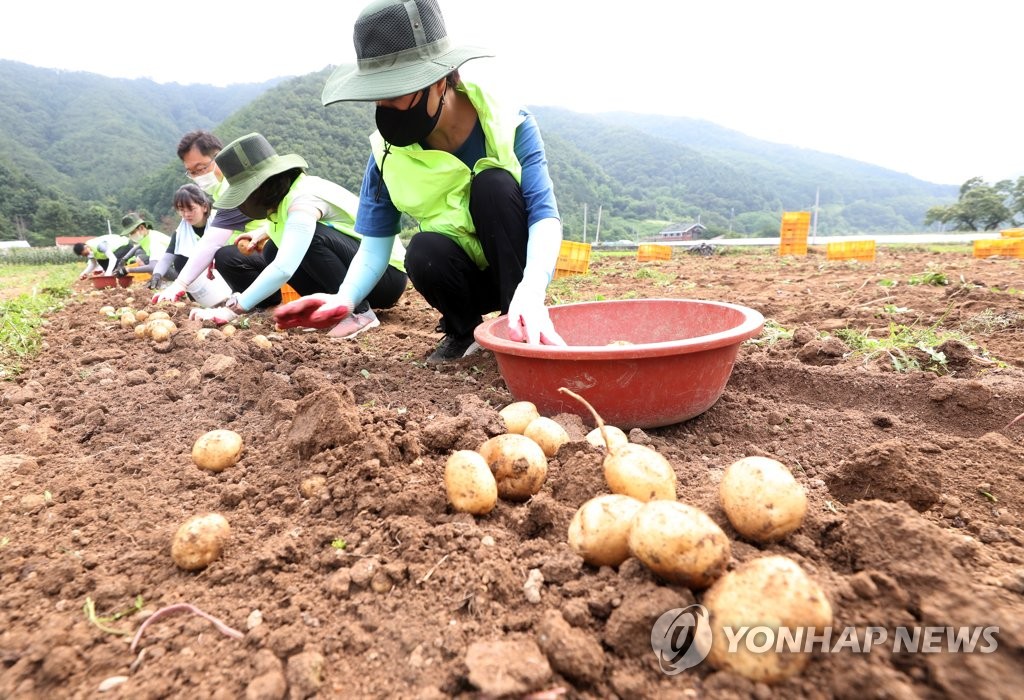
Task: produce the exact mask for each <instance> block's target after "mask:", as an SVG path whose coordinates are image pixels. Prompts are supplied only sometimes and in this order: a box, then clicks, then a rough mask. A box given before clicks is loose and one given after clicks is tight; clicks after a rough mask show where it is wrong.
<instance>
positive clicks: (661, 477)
mask: <svg viewBox="0 0 1024 700" xmlns="http://www.w3.org/2000/svg"><path fill="white" fill-rule="evenodd" d="M559 391H560V392H562V393H563V394H568V395H569V396H571V397H573V398H574V399H576V400H577V401H579V402H580V403H582V404H583V405H584V406H586V407H587V410H589V411H590V413H591V415H593V416H594V421H595V422H596V423H597V430H599V431H600V434H601V436H602V437H603V438H604V442H605V444H606V445H612V447H610V448H609V449H608V451H607V454H605V456H604V479H605V481H606V482H607V483H608V488H609V489H611V491H612V493H618V494H622V495H624V496H632V497H633V498H635V499H637V500H639V501H651V500H655V499H662V500H669V501H674V500H675V499H676V472H675V470H674V469H673V468H672V465H671V464H669V461H668V460H667V459H665V457H663V456H662V455H661V454H660V453H659V452H658V451H657V450H655V449H653V448H650V447H647V446H646V445H634V444H632V443H630V442H628V441H627V442H626V443H625V444H621V445H615V440H614V439H613V438H612V437H611V434H610V432H609V428H608V426H606V425H605V424H604V420H603V419H602V418H601V416H600V414H598V412H597V411H595V410H594V407H593V406H591V405H590V403H589V402H588V401H587V400H586V399H584V398H583V397H582V396H580V395H579V394H576V393H574V392H572V391H569V390H568V389H566V388H565V387H561V388H559ZM620 432H621V431H620ZM588 439H589V438H588Z"/></svg>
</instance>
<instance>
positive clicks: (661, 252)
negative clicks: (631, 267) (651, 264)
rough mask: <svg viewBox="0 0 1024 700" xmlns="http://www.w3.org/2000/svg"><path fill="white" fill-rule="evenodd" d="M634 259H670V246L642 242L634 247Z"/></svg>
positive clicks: (646, 260)
mask: <svg viewBox="0 0 1024 700" xmlns="http://www.w3.org/2000/svg"><path fill="white" fill-rule="evenodd" d="M636 259H637V260H638V261H640V262H648V261H650V260H671V259H672V247H671V246H667V245H657V244H655V243H643V244H641V245H640V247H638V248H637V249H636Z"/></svg>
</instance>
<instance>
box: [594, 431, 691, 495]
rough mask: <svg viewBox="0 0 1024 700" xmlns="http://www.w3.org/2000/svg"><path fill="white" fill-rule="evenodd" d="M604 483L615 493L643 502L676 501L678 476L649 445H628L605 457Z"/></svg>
mask: <svg viewBox="0 0 1024 700" xmlns="http://www.w3.org/2000/svg"><path fill="white" fill-rule="evenodd" d="M604 480H605V481H606V482H607V483H608V488H609V489H610V490H611V492H612V493H621V494H624V495H626V496H632V497H633V498H636V499H637V500H640V501H653V500H665V501H674V500H676V472H675V469H673V468H672V465H671V464H670V463H669V461H668V460H667V459H665V457H664V456H662V455H661V454H660V453H659V452H658V451H657V450H655V449H653V448H651V447H647V446H646V445H633V444H628V445H624V446H622V447H619V448H616V449H613V450H612V451H611V452H609V453H608V454H606V455H605V457H604Z"/></svg>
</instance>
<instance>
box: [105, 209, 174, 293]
mask: <svg viewBox="0 0 1024 700" xmlns="http://www.w3.org/2000/svg"><path fill="white" fill-rule="evenodd" d="M121 228H122V229H123V230H122V232H121V234H122V235H124V236H127V237H128V240H130V241H131V242H132V248H131V250H129V251H128V252H127V253H126V254H125V255H123V256H122V257H121V261H122V262H121V264H120V265H119V266H118V268H117V270H115V274H118V275H120V274H121V273H122V272H123V273H124V274H129V273H131V274H141V273H144V272H149V273H151V272H153V269H154V268H155V267H156V265H157V262H158V261H159V260H160V258H162V257H163V254H164V252H165V251H166V250H167V247H168V246H169V245H170V243H171V237H170V236H168V235H167V234H166V233H162V232H160V231H157V230H156V229H154V228H153V224H152V223H150V222H149V221H146V220H145V219H143V218H141V217H140V216H139V215H138V214H135V213H134V212H133V213H129V214H125V215H124V217H122V219H121ZM132 258H136V260H135V262H137V263H140V264H138V265H135V266H134V267H130V268H126V267H125V266H124V265H125V263H127V262H128V261H129V260H131V259H132ZM170 279H173V277H171V278H170Z"/></svg>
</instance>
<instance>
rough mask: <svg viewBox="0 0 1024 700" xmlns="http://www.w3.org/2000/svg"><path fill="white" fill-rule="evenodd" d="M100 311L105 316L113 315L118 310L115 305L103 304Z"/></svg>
mask: <svg viewBox="0 0 1024 700" xmlns="http://www.w3.org/2000/svg"><path fill="white" fill-rule="evenodd" d="M100 313H101V314H103V315H104V316H113V315H114V314H115V313H117V310H116V309H115V308H114V307H113V306H101V307H100Z"/></svg>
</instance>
